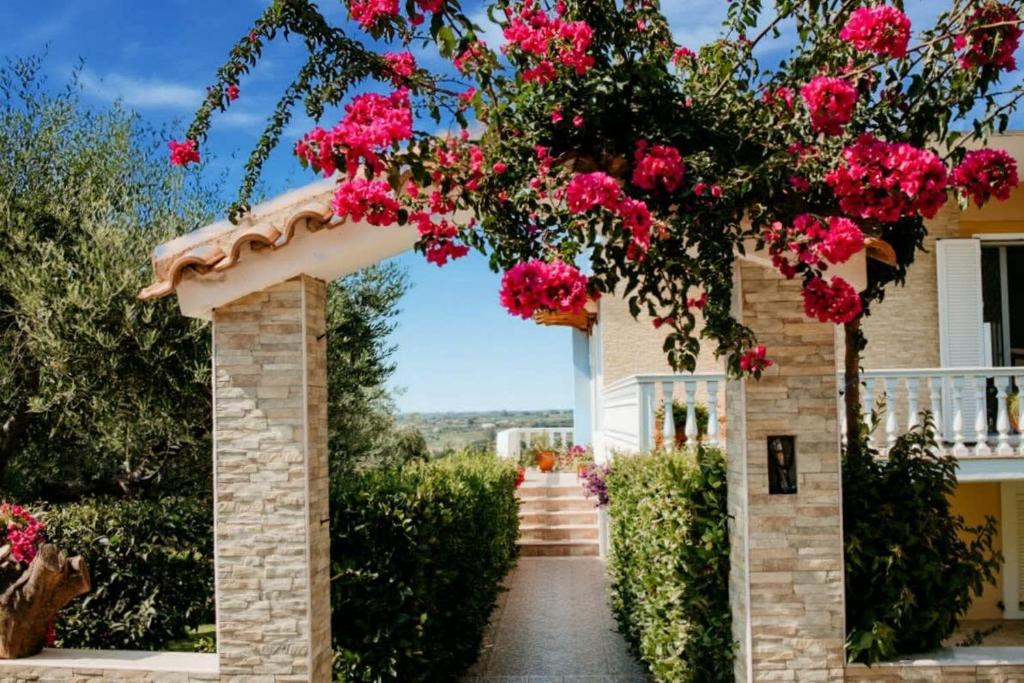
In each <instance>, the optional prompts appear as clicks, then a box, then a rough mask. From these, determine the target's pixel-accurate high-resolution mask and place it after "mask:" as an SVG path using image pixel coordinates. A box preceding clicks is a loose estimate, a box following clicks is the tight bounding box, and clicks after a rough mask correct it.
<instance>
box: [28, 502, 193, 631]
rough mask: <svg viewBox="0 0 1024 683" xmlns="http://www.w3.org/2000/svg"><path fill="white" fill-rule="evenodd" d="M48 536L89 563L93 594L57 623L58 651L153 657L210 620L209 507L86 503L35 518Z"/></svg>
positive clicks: (53, 508)
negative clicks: (115, 652) (152, 653)
mask: <svg viewBox="0 0 1024 683" xmlns="http://www.w3.org/2000/svg"><path fill="white" fill-rule="evenodd" d="M38 512H39V513H40V514H39V517H40V518H41V519H42V520H43V521H44V522H45V523H46V527H47V528H46V536H47V538H48V539H49V540H50V541H51V542H52V543H54V544H56V545H57V546H58V547H59V548H60V549H61V550H63V551H64V552H66V553H67V554H68V555H81V556H82V557H84V558H85V559H86V560H87V561H88V563H89V572H90V574H91V578H92V590H91V591H90V592H89V593H88V594H86V595H85V596H83V597H81V598H78V599H76V600H74V601H73V602H72V603H71V604H70V605H68V606H67V607H66V608H65V609H64V610H63V611H62V612H61V616H60V620H59V621H58V623H57V637H58V641H57V644H58V645H59V646H61V647H87V648H100V649H139V650H155V649H160V648H162V647H163V646H165V645H166V644H167V643H168V642H169V641H171V640H174V639H176V638H181V637H182V636H184V635H185V632H186V629H187V628H191V627H196V626H198V625H200V624H203V623H209V622H210V621H212V620H213V507H212V503H210V501H208V500H201V499H194V498H169V499H162V500H156V501H134V500H88V501H83V502H80V503H73V504H65V505H60V506H56V505H55V506H51V507H48V508H44V509H42V510H39V511H38Z"/></svg>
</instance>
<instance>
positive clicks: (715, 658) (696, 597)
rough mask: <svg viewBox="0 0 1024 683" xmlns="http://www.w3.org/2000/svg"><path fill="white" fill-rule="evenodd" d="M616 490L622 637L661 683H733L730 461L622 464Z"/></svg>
mask: <svg viewBox="0 0 1024 683" xmlns="http://www.w3.org/2000/svg"><path fill="white" fill-rule="evenodd" d="M607 484H608V496H609V498H610V503H609V508H608V511H609V515H610V518H611V547H612V551H611V556H610V558H609V570H610V573H611V578H612V606H613V609H614V611H615V617H616V619H618V621H619V629H620V630H621V631H622V633H623V634H624V635H625V636H626V639H627V640H628V641H629V643H630V645H631V646H632V647H633V648H634V650H635V651H636V653H637V654H638V655H639V656H640V658H641V659H642V660H643V661H644V662H645V663H646V664H647V666H648V668H649V669H650V671H651V673H652V674H653V675H654V677H655V679H656V680H658V681H671V682H672V683H683V682H687V681H692V682H695V683H696V682H701V683H714V682H717V681H723V682H724V681H732V680H733V642H732V633H731V616H730V611H729V532H728V526H727V520H728V516H727V512H726V467H725V456H724V455H723V454H722V452H721V451H718V450H714V449H705V448H700V449H698V450H688V451H678V452H673V453H663V452H658V453H654V454H651V455H639V456H633V457H623V458H618V459H616V461H615V464H614V466H613V467H612V468H611V471H610V473H609V475H608V478H607Z"/></svg>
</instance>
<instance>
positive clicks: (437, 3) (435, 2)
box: [416, 0, 446, 12]
mask: <svg viewBox="0 0 1024 683" xmlns="http://www.w3.org/2000/svg"><path fill="white" fill-rule="evenodd" d="M445 1H446V0H416V6H417V7H419V8H420V11H422V12H440V11H441V10H442V9H444V3H445Z"/></svg>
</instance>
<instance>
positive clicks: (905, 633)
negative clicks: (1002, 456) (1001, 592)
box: [843, 418, 1002, 664]
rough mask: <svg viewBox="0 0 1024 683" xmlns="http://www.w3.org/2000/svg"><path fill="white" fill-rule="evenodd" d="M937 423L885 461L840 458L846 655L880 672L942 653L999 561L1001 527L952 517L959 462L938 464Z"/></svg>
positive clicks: (946, 459) (908, 438)
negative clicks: (996, 543)
mask: <svg viewBox="0 0 1024 683" xmlns="http://www.w3.org/2000/svg"><path fill="white" fill-rule="evenodd" d="M933 433H934V432H933V427H932V423H931V419H930V418H929V419H928V420H926V423H925V424H924V425H922V426H921V427H919V428H918V429H915V430H913V431H911V432H909V433H907V434H905V435H903V436H901V437H900V438H899V439H898V440H897V441H896V444H895V445H894V446H893V448H891V449H890V450H889V454H888V458H886V459H880V458H878V457H877V454H876V453H873V452H870V451H864V452H861V453H858V454H854V453H847V454H845V455H844V458H843V527H844V529H843V532H844V544H845V551H846V596H847V599H846V628H847V656H848V657H849V658H850V659H851V660H852V661H860V662H865V663H869V664H870V663H874V662H878V661H881V660H885V659H891V658H893V657H895V656H897V655H900V654H910V653H914V652H927V651H929V650H934V649H936V648H938V647H939V646H940V645H941V643H942V641H943V640H944V639H945V638H947V637H949V636H950V635H952V633H953V632H954V631H955V630H956V627H957V625H958V623H959V620H960V618H961V617H962V616H963V615H964V614H965V613H966V612H967V608H968V607H970V604H971V600H972V599H973V596H976V595H979V594H980V593H981V592H982V589H983V588H984V585H985V583H994V582H995V572H996V570H997V569H998V567H999V564H1000V562H1001V561H1002V558H1001V557H1000V556H999V553H998V552H996V551H995V550H994V549H993V547H992V541H993V539H994V537H995V534H996V521H995V519H993V518H991V517H988V518H986V521H985V523H984V524H982V525H980V526H977V527H968V526H967V525H966V524H965V523H964V519H963V517H960V516H957V515H953V514H952V512H951V510H950V498H949V497H950V496H951V495H952V494H953V493H954V491H955V490H956V470H957V461H956V458H954V457H952V456H940V455H936V454H935V453H934V452H933V451H932V444H933V443H934V435H933Z"/></svg>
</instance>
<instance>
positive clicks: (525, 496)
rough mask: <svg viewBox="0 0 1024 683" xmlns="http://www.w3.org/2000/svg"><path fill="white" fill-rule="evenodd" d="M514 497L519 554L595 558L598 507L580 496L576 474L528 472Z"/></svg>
mask: <svg viewBox="0 0 1024 683" xmlns="http://www.w3.org/2000/svg"><path fill="white" fill-rule="evenodd" d="M517 495H518V497H519V552H520V555H522V556H523V557H571V556H572V557H578V556H591V557H596V556H597V555H598V540H597V534H598V531H597V508H596V507H594V501H593V500H588V499H587V498H586V497H585V496H584V495H583V489H582V488H581V487H580V482H579V479H577V477H576V475H575V474H572V473H564V472H563V473H551V474H545V473H543V472H540V471H538V470H532V469H531V470H527V471H526V481H524V482H523V485H522V486H520V487H519V491H518V493H517Z"/></svg>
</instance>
